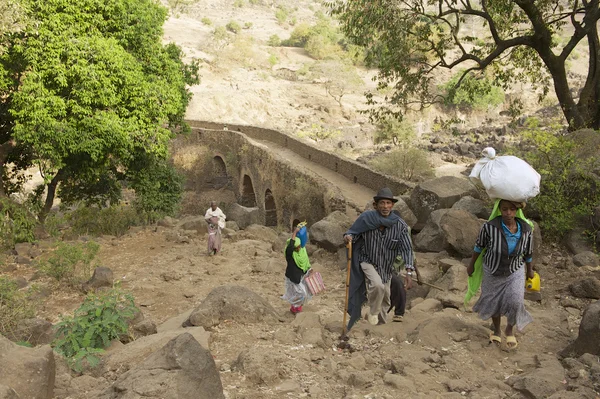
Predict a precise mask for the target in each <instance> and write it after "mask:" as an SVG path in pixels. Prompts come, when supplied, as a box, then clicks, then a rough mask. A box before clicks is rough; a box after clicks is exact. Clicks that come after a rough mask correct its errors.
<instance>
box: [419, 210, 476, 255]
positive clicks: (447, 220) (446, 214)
mask: <svg viewBox="0 0 600 399" xmlns="http://www.w3.org/2000/svg"><path fill="white" fill-rule="evenodd" d="M480 228H481V222H480V221H479V219H477V218H476V217H475V216H474V215H472V214H470V213H468V212H467V211H462V210H457V209H438V210H436V211H433V212H431V215H430V217H429V218H428V219H427V223H426V224H425V227H424V228H423V230H421V231H420V232H419V234H417V235H416V236H415V239H414V244H415V248H416V249H417V250H418V251H423V252H441V251H444V250H448V251H449V252H454V253H456V254H458V255H459V256H461V257H467V256H470V255H471V254H472V253H473V245H475V239H476V238H477V235H478V234H479V229H480Z"/></svg>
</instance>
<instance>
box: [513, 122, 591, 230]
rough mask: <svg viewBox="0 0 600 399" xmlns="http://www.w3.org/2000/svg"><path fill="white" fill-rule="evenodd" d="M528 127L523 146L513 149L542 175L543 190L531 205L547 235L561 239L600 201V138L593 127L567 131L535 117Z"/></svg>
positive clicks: (523, 135)
mask: <svg viewBox="0 0 600 399" xmlns="http://www.w3.org/2000/svg"><path fill="white" fill-rule="evenodd" d="M526 127H527V129H526V130H525V131H524V132H523V134H522V137H523V141H522V143H521V147H520V148H512V151H511V152H512V153H514V154H516V155H518V156H520V157H522V158H523V159H525V160H526V161H527V162H528V163H529V164H530V165H531V166H532V167H533V168H534V169H535V170H536V171H537V172H538V173H539V174H540V175H541V185H540V193H539V195H538V196H537V197H535V198H532V199H531V200H530V201H529V202H530V206H531V208H533V209H536V210H538V211H539V213H540V217H541V221H540V226H541V227H542V229H543V230H544V237H548V238H550V239H555V240H559V239H561V238H562V237H563V236H564V235H565V234H567V233H568V232H569V231H571V230H572V229H573V228H574V227H575V226H577V224H578V223H579V222H580V220H582V219H583V218H587V217H589V216H590V215H591V214H592V212H593V209H594V207H595V206H597V205H598V203H599V200H600V184H599V180H598V177H597V171H598V170H600V159H599V158H598V156H597V154H598V153H600V138H598V133H597V132H593V131H580V132H578V133H579V134H573V135H564V134H562V133H561V128H560V127H559V126H553V127H551V128H550V129H544V128H542V127H541V126H540V125H539V121H538V120H537V119H535V118H530V119H528V120H527V122H526Z"/></svg>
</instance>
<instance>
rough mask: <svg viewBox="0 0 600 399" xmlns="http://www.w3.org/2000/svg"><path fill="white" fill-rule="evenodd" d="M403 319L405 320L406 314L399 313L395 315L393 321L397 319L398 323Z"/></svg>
mask: <svg viewBox="0 0 600 399" xmlns="http://www.w3.org/2000/svg"><path fill="white" fill-rule="evenodd" d="M402 320H404V316H401V315H399V314H395V315H394V318H393V321H395V322H398V323H401V322H402Z"/></svg>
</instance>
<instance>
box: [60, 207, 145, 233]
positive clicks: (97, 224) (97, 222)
mask: <svg viewBox="0 0 600 399" xmlns="http://www.w3.org/2000/svg"><path fill="white" fill-rule="evenodd" d="M67 220H68V221H69V224H70V225H71V230H72V231H73V233H75V234H78V235H88V234H90V235H93V236H101V235H111V236H116V237H120V236H122V235H123V234H125V233H127V231H128V230H129V228H130V227H131V226H137V225H140V224H142V223H143V222H144V216H143V215H139V214H138V212H137V211H136V210H135V209H134V208H133V207H131V206H125V205H116V206H111V207H108V208H98V207H81V208H78V209H76V210H75V211H73V212H71V213H70V214H68V215H67Z"/></svg>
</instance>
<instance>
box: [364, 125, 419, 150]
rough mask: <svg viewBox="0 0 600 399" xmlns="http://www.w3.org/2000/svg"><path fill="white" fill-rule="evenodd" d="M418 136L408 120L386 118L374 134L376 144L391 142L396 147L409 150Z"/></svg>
mask: <svg viewBox="0 0 600 399" xmlns="http://www.w3.org/2000/svg"><path fill="white" fill-rule="evenodd" d="M416 137H417V135H416V134H415V129H414V128H413V125H412V124H411V123H408V122H407V121H406V120H402V121H399V120H398V119H396V118H389V117H388V118H385V119H383V120H381V121H380V122H379V123H378V124H377V130H376V131H375V134H374V140H373V141H374V142H375V144H379V143H384V142H389V141H391V142H392V143H393V144H394V145H395V146H397V145H399V146H400V147H402V148H405V149H407V148H409V147H410V146H411V145H412V144H413V143H414V141H415V139H416Z"/></svg>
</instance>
